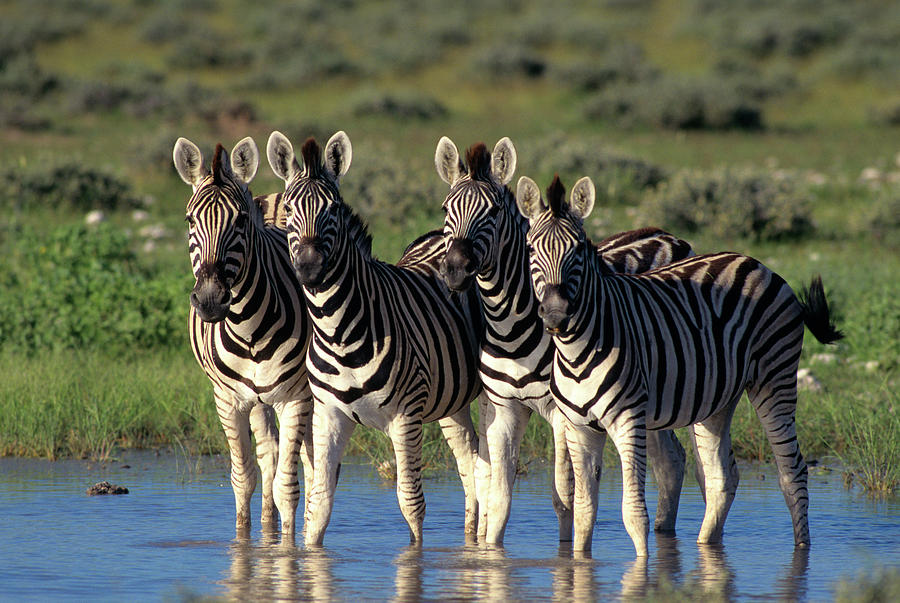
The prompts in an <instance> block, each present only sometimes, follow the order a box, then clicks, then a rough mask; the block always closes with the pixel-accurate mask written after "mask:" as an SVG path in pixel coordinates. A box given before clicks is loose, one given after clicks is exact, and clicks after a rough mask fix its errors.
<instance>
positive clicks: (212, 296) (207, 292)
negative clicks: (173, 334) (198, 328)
mask: <svg viewBox="0 0 900 603" xmlns="http://www.w3.org/2000/svg"><path fill="white" fill-rule="evenodd" d="M191 306H193V308H194V310H195V311H196V312H197V315H198V316H200V318H201V320H203V321H204V322H219V321H221V320H224V319H225V317H226V316H227V315H228V310H229V308H230V307H231V290H230V289H229V288H228V287H226V286H225V285H224V284H223V283H222V281H221V279H219V278H218V277H217V276H212V277H208V278H198V279H197V284H196V285H194V289H193V290H192V291H191Z"/></svg>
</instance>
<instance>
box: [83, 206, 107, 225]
mask: <svg viewBox="0 0 900 603" xmlns="http://www.w3.org/2000/svg"><path fill="white" fill-rule="evenodd" d="M100 222H106V214H105V213H103V212H102V211H101V210H99V209H95V210H93V211H89V212H88V213H87V214H85V216H84V223H85V224H87V225H88V226H96V225H97V224H99V223H100Z"/></svg>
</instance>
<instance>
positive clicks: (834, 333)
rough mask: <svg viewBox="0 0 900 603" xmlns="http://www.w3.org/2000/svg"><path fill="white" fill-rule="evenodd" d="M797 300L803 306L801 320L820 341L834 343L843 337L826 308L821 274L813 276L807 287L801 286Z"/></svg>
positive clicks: (826, 303) (826, 302)
mask: <svg viewBox="0 0 900 603" xmlns="http://www.w3.org/2000/svg"><path fill="white" fill-rule="evenodd" d="M798 300H799V301H800V305H801V306H802V307H803V322H805V323H806V327H807V328H808V329H809V331H810V333H812V334H813V335H814V336H815V338H816V339H818V340H819V342H820V343H835V342H836V341H838V340H840V339H843V338H844V334H843V333H842V332H841V331H839V330H838V329H837V327H835V324H834V317H833V316H832V315H831V311H830V310H829V309H828V301H827V300H826V299H825V288H824V287H823V286H822V277H821V276H818V275H817V276H815V277H813V280H812V283H810V285H809V288H807V287H803V289H802V290H801V291H800V295H798Z"/></svg>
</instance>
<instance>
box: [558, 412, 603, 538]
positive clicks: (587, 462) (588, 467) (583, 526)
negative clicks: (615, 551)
mask: <svg viewBox="0 0 900 603" xmlns="http://www.w3.org/2000/svg"><path fill="white" fill-rule="evenodd" d="M565 434H566V443H567V445H568V448H569V454H570V455H571V456H572V471H573V472H574V474H575V500H574V504H573V507H572V508H573V512H574V523H575V540H574V543H573V545H572V549H573V550H575V551H590V550H591V543H592V542H593V538H594V522H595V521H596V519H597V488H598V486H599V485H600V474H601V472H602V470H603V445H604V444H606V432H605V431H597V430H595V429H591V428H590V427H576V426H574V425H572V423H570V422H568V421H567V424H566V429H565Z"/></svg>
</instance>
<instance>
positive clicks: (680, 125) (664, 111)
mask: <svg viewBox="0 0 900 603" xmlns="http://www.w3.org/2000/svg"><path fill="white" fill-rule="evenodd" d="M744 92H745V90H744V89H743V88H741V85H740V83H739V82H737V81H735V80H727V79H720V78H674V77H671V78H660V79H654V80H650V81H644V82H641V83H639V84H635V85H625V86H616V87H614V88H611V89H610V90H607V91H605V92H602V93H600V94H599V95H597V96H596V97H594V99H593V100H591V101H590V102H589V103H588V105H587V107H586V114H587V117H589V118H592V119H602V120H606V121H611V122H613V123H616V124H618V125H620V126H626V127H630V126H635V125H649V126H654V127H657V128H664V129H670V130H703V129H710V130H728V129H738V130H758V129H760V128H762V127H763V116H762V108H761V107H760V105H759V103H758V102H757V101H754V100H753V99H752V98H748V97H747V96H745V94H744Z"/></svg>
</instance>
